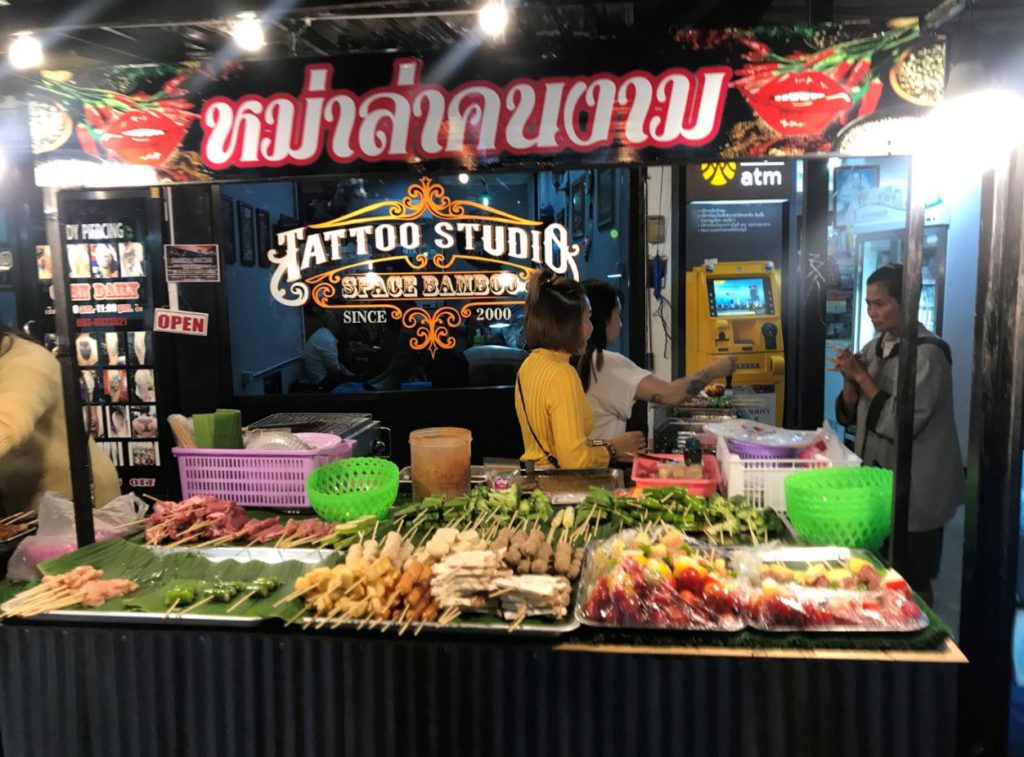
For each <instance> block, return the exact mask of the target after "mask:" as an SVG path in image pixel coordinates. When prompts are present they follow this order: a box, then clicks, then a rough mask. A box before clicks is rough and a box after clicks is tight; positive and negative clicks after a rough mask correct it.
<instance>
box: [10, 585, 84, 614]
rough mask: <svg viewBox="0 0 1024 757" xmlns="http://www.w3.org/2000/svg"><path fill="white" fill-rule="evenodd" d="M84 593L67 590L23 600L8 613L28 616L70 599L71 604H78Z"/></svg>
mask: <svg viewBox="0 0 1024 757" xmlns="http://www.w3.org/2000/svg"><path fill="white" fill-rule="evenodd" d="M81 597H82V595H81V594H80V593H79V592H77V591H75V592H66V593H61V594H58V595H54V596H46V597H43V598H40V599H37V600H34V601H31V602H23V603H22V604H19V605H17V606H15V607H12V608H9V610H8V613H7V614H8V615H15V616H20V617H27V616H28V615H36V614H38V613H40V612H44V611H45V608H48V607H51V606H54V605H60V603H61V602H65V601H70V604H77V603H78V601H79V600H80V599H81Z"/></svg>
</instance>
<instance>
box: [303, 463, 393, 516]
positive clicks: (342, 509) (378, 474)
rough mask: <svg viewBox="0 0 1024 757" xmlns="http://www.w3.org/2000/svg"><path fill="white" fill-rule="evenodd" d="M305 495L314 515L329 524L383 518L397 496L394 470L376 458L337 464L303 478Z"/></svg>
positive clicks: (321, 468) (320, 468)
mask: <svg viewBox="0 0 1024 757" xmlns="http://www.w3.org/2000/svg"><path fill="white" fill-rule="evenodd" d="M306 494H307V495H308V496H309V503H310V504H311V505H312V506H313V510H314V512H316V514H317V515H319V516H320V517H321V518H323V519H324V520H326V521H329V522H332V523H341V522H344V521H348V520H354V519H355V518H359V517H361V516H363V515H373V516H376V517H377V518H383V517H384V516H385V515H387V512H388V508H389V507H391V504H392V503H393V502H394V501H395V496H396V495H397V494H398V466H397V465H395V464H394V463H393V462H391V461H390V460H382V459H381V458H379V457H351V458H349V459H347V460H337V461H335V462H333V463H328V464H327V465H323V466H321V467H319V468H317V469H316V470H314V471H313V472H312V473H310V474H309V475H308V476H307V477H306Z"/></svg>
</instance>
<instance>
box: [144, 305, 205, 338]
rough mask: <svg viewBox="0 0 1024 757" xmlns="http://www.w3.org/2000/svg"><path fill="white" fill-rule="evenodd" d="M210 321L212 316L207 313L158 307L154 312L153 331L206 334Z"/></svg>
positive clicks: (193, 334)
mask: <svg viewBox="0 0 1024 757" xmlns="http://www.w3.org/2000/svg"><path fill="white" fill-rule="evenodd" d="M209 323H210V316H209V314H207V313H192V312H189V311H187V310H167V309H166V308H157V309H156V310H155V311H154V312H153V331H164V332H166V333H168V334H186V335H188V336H206V329H207V327H208V326H209Z"/></svg>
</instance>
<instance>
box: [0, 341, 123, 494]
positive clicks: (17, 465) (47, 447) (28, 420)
mask: <svg viewBox="0 0 1024 757" xmlns="http://www.w3.org/2000/svg"><path fill="white" fill-rule="evenodd" d="M89 452H90V458H91V464H92V477H93V483H94V487H93V492H94V497H93V499H94V504H96V505H105V504H107V502H109V501H110V500H112V499H114V497H117V496H118V495H119V494H120V493H121V491H120V487H119V486H118V482H117V471H116V470H114V465H113V463H111V462H110V458H108V457H107V456H106V455H104V454H103V452H102V450H100V448H99V447H98V446H97V444H96V442H94V441H93V440H92V439H89ZM46 491H54V492H57V493H58V494H61V495H63V496H65V497H68V498H70V497H71V471H70V468H69V466H68V437H67V429H66V426H65V421H64V399H63V396H62V394H61V378H60V365H59V364H58V363H57V361H56V360H55V359H54V357H53V355H51V354H50V353H49V352H47V351H46V349H45V348H43V347H41V346H40V345H38V344H36V343H35V342H30V341H29V340H28V339H23V338H21V337H20V336H18V335H17V333H16V332H14V331H12V330H11V329H9V328H7V327H6V326H5V325H4V323H3V322H2V321H0V509H2V510H5V511H6V512H8V513H13V512H18V511H20V510H27V509H33V510H34V509H36V508H37V507H38V505H39V499H40V497H41V496H42V494H43V492H46Z"/></svg>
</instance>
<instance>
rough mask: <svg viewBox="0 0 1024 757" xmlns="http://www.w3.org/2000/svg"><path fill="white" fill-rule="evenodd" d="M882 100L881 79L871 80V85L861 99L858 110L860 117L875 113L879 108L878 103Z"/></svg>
mask: <svg viewBox="0 0 1024 757" xmlns="http://www.w3.org/2000/svg"><path fill="white" fill-rule="evenodd" d="M881 98H882V81H881V79H878V78H875V79H872V80H871V84H869V85H868V89H867V91H866V92H865V93H864V95H863V96H862V97H861V98H860V108H859V109H858V110H857V115H858V116H869V115H871V114H872V113H874V112H875V108H877V107H878V101H879V100H880V99H881Z"/></svg>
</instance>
